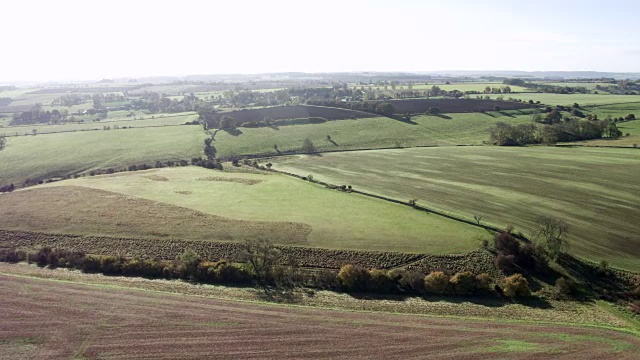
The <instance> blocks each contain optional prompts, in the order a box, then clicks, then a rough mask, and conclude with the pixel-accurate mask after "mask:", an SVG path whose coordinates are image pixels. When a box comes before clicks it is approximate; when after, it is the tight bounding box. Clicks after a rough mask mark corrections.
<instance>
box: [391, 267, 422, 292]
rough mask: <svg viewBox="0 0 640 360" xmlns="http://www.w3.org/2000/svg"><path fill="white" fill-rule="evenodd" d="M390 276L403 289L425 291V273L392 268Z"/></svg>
mask: <svg viewBox="0 0 640 360" xmlns="http://www.w3.org/2000/svg"><path fill="white" fill-rule="evenodd" d="M389 276H390V277H391V279H393V280H394V281H395V282H396V283H397V284H398V285H399V286H400V288H401V289H402V290H405V291H412V292H416V293H422V292H423V291H424V274H423V273H422V272H420V271H417V270H413V271H406V270H392V271H390V272H389Z"/></svg>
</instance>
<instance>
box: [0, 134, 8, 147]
mask: <svg viewBox="0 0 640 360" xmlns="http://www.w3.org/2000/svg"><path fill="white" fill-rule="evenodd" d="M6 144H7V137H6V136H5V135H0V150H2V149H4V147H5V145H6Z"/></svg>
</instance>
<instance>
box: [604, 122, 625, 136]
mask: <svg viewBox="0 0 640 360" xmlns="http://www.w3.org/2000/svg"><path fill="white" fill-rule="evenodd" d="M604 134H605V135H606V136H607V137H608V138H611V139H617V138H619V137H620V136H622V131H620V129H618V127H617V126H616V124H615V123H614V122H613V121H612V122H610V123H609V124H608V125H607V127H606V128H605V130H604Z"/></svg>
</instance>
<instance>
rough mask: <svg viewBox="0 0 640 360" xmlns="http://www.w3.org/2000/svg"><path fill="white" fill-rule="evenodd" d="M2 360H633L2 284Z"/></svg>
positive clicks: (342, 318)
mask: <svg viewBox="0 0 640 360" xmlns="http://www.w3.org/2000/svg"><path fill="white" fill-rule="evenodd" d="M0 287H1V288H2V290H3V296H2V297H1V298H0V309H1V310H0V313H1V315H2V321H1V322H0V359H20V358H47V359H68V358H90V359H92V358H127V359H131V358H154V359H175V358H181V359H186V358H246V359H257V358H260V359H264V358H284V359H291V358H391V357H393V358H399V357H402V358H418V357H429V358H435V359H439V358H442V359H444V358H452V357H455V358H462V359H483V358H495V357H508V358H519V359H537V358H542V357H544V358H549V357H557V358H565V359H632V358H635V355H637V354H638V351H639V349H640V338H638V337H635V336H633V335H630V334H625V333H620V332H616V331H610V330H602V329H593V328H580V327H573V326H561V325H536V324H508V323H497V322H489V323H487V322H483V321H474V320H465V319H448V318H434V317H421V316H408V315H395V314H386V313H363V312H346V311H336V310H328V309H314V308H301V307H287V306H278V305H268V304H257V303H246V302H235V301H227V300H219V299H210V298H203V297H193V296H182V295H172V294H166V293H157V292H148V291H147V292H144V291H138V290H129V289H122V288H113V287H111V288H105V287H99V286H89V285H83V284H73V283H62V282H54V281H50V280H42V279H33V278H20V277H12V276H0Z"/></svg>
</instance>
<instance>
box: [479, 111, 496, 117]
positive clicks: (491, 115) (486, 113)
mask: <svg viewBox="0 0 640 360" xmlns="http://www.w3.org/2000/svg"><path fill="white" fill-rule="evenodd" d="M480 114H482V115H487V116H489V117H492V118H494V117H496V116H495V115H493V114H491V113H488V112H481V113H480Z"/></svg>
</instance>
